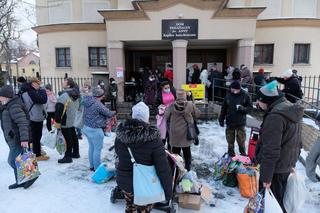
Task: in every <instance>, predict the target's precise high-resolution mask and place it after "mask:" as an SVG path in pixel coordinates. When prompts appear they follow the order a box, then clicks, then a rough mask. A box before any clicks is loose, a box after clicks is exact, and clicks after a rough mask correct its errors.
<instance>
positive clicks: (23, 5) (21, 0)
mask: <svg viewBox="0 0 320 213" xmlns="http://www.w3.org/2000/svg"><path fill="white" fill-rule="evenodd" d="M17 2H18V7H17V8H16V11H15V15H16V17H17V19H18V20H19V31H21V32H22V34H21V40H22V41H23V42H25V43H26V44H28V45H30V46H36V40H37V34H36V33H35V32H34V31H33V30H32V29H31V27H33V25H34V24H36V17H35V16H36V15H35V8H34V6H32V5H34V4H35V0H17ZM27 3H29V4H27ZM30 4H31V5H30ZM26 10H27V11H26ZM27 13H30V14H29V15H27ZM27 17H29V19H30V21H31V22H32V23H31V22H30V21H28V20H27Z"/></svg>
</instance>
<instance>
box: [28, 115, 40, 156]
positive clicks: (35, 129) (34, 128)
mask: <svg viewBox="0 0 320 213" xmlns="http://www.w3.org/2000/svg"><path fill="white" fill-rule="evenodd" d="M30 126H31V142H32V149H33V153H34V154H36V156H37V157H39V156H41V144H40V140H41V137H42V128H43V121H40V122H35V121H30Z"/></svg>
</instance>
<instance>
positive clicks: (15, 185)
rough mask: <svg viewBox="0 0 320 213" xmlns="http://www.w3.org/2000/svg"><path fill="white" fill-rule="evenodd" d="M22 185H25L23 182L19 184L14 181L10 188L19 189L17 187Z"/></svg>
mask: <svg viewBox="0 0 320 213" xmlns="http://www.w3.org/2000/svg"><path fill="white" fill-rule="evenodd" d="M20 187H23V184H17V183H14V184H11V185H10V186H9V187H8V189H10V190H11V189H17V188H20Z"/></svg>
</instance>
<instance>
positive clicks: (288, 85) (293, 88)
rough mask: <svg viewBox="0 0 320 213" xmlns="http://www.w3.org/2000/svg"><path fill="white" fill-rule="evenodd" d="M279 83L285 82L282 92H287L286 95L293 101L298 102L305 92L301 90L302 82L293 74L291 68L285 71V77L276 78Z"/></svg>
mask: <svg viewBox="0 0 320 213" xmlns="http://www.w3.org/2000/svg"><path fill="white" fill-rule="evenodd" d="M275 79H276V80H277V81H278V82H279V83H281V84H284V89H283V90H282V92H283V93H284V94H285V97H286V99H287V100H288V101H290V102H291V103H296V102H297V101H298V100H299V99H301V98H302V96H303V93H302V90H301V86H300V85H301V83H300V81H299V79H298V78H297V77H296V76H294V75H293V72H292V70H291V69H288V70H286V71H285V72H284V73H283V78H275Z"/></svg>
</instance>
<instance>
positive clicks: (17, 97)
mask: <svg viewBox="0 0 320 213" xmlns="http://www.w3.org/2000/svg"><path fill="white" fill-rule="evenodd" d="M227 73H228V74H227V75H225V76H224V75H223V74H222V72H221V71H219V70H218V69H217V67H216V66H214V68H213V69H212V70H210V72H208V71H207V70H202V71H200V70H199V68H198V67H197V66H194V72H193V75H192V77H191V78H190V80H191V81H192V83H203V84H205V85H206V86H207V88H210V87H216V86H217V88H218V89H220V90H214V92H217V95H218V96H219V95H221V97H222V95H223V90H222V89H221V86H227V87H228V90H227V91H225V93H226V96H225V97H222V98H223V102H222V108H221V113H220V116H219V120H218V121H219V124H220V126H221V127H224V126H225V125H226V133H225V135H226V141H227V143H228V150H227V152H228V155H229V156H231V157H233V156H235V155H236V152H235V141H237V143H238V147H239V153H240V155H243V156H246V154H247V153H246V149H245V143H246V130H245V126H246V115H247V114H248V113H250V111H251V110H252V109H253V106H252V100H251V97H250V95H249V93H248V91H250V90H252V89H253V88H251V85H252V82H253V81H254V82H255V84H256V85H259V87H258V88H256V99H257V108H258V109H260V110H262V111H263V112H264V113H265V115H264V117H263V123H262V125H261V130H260V141H259V143H258V146H257V152H256V155H257V161H258V163H259V164H260V187H261V188H270V189H271V190H272V191H273V193H274V195H275V197H276V198H277V200H278V202H279V204H280V205H281V207H282V208H283V210H284V212H285V209H284V206H283V196H284V192H285V189H286V184H287V178H288V176H289V174H290V172H291V170H292V168H294V167H295V164H296V162H297V160H298V156H299V154H300V149H301V121H302V116H303V112H304V109H303V107H302V106H301V105H300V104H298V103H296V102H297V98H301V97H302V95H303V94H302V92H301V84H300V81H301V79H300V78H299V77H298V76H297V75H296V73H295V72H294V71H292V70H286V71H285V73H284V75H283V78H271V77H267V76H265V75H264V70H263V69H260V70H259V75H258V76H256V77H255V78H254V79H253V77H252V73H251V72H250V70H249V69H248V68H247V67H246V66H245V65H242V66H241V67H240V69H238V68H233V67H228V69H227ZM173 78H174V71H173V69H172V67H171V66H168V69H167V70H166V72H165V73H164V74H163V77H162V74H160V73H159V72H155V73H153V72H151V71H150V70H148V71H147V73H146V75H145V79H144V80H145V84H143V85H144V87H145V88H144V90H145V95H144V96H145V97H144V101H139V102H138V103H136V104H135V105H134V106H133V108H132V118H131V119H128V120H126V121H124V122H122V123H121V124H120V125H119V126H118V128H117V131H116V139H115V152H116V154H117V157H118V163H117V165H116V169H117V177H116V181H117V184H118V186H119V187H120V189H121V190H122V191H123V193H124V196H125V200H126V212H136V211H138V212H150V211H151V210H152V208H153V204H152V203H150V204H148V205H143V206H139V205H136V204H135V203H134V190H133V170H134V169H133V167H134V163H136V162H137V163H139V164H143V165H153V166H154V167H155V170H156V174H157V175H158V177H159V180H160V183H161V185H162V187H163V189H164V192H165V198H166V200H170V199H171V197H172V174H171V169H170V165H169V162H168V160H167V155H166V151H165V150H166V149H167V150H169V151H170V152H172V153H174V154H178V155H182V154H181V153H183V155H182V156H183V159H184V163H185V169H186V170H187V171H190V170H192V152H191V146H192V145H193V144H195V145H197V144H198V143H199V138H198V137H197V136H198V134H199V130H198V128H197V119H198V118H199V116H200V110H199V109H198V108H197V107H196V105H195V104H194V103H193V97H192V93H190V92H186V91H184V90H182V89H175V88H174V87H173V84H172V80H173ZM222 78H224V79H225V80H226V81H225V82H224V83H223V84H225V85H223V84H222V83H221V84H220V82H222V81H219V80H221V79H222ZM160 79H161V80H160ZM19 82H20V83H19V91H18V93H17V94H14V91H13V88H12V87H11V86H3V87H2V88H1V89H0V102H1V108H0V118H1V127H2V129H3V132H4V137H5V140H6V141H7V143H8V146H9V148H10V151H9V157H8V163H9V165H10V166H11V167H12V168H13V170H14V174H15V177H16V179H17V169H16V166H15V159H16V157H17V156H18V155H19V154H20V153H21V152H22V150H23V149H25V148H30V145H31V144H32V151H33V152H34V154H35V155H36V158H37V160H38V161H46V160H49V156H48V155H47V154H46V153H45V151H44V150H42V147H41V143H40V141H41V137H42V130H43V124H44V121H45V120H46V128H47V130H48V131H52V130H53V129H54V128H55V129H57V131H61V132H62V134H63V136H64V138H65V140H66V152H65V154H64V157H63V158H61V159H59V160H58V163H60V164H64V163H72V162H73V160H72V159H75V158H80V152H79V133H80V135H81V133H82V132H83V134H84V135H85V137H86V138H87V141H88V146H89V149H88V158H89V163H88V164H89V167H88V170H91V171H95V170H97V168H98V167H99V165H100V163H101V150H102V148H103V140H104V137H105V129H106V125H107V122H108V121H109V120H110V119H115V116H116V105H117V104H116V100H117V92H118V89H117V85H116V81H115V79H113V78H110V86H109V90H108V95H109V96H110V101H111V109H108V108H107V107H106V105H105V104H104V99H105V95H106V92H105V90H104V84H101V82H100V83H99V84H98V87H93V88H92V85H91V84H90V82H85V83H84V85H83V87H82V88H79V86H78V85H77V84H76V82H74V80H73V79H72V78H66V79H65V80H64V82H63V85H62V86H63V90H62V91H61V92H59V94H58V96H56V95H55V94H54V93H53V91H52V86H51V85H45V87H42V86H41V82H40V80H39V79H38V78H30V79H29V80H28V81H25V80H23V79H19ZM209 82H210V83H211V84H210V83H209ZM277 82H279V83H283V84H284V89H283V90H282V91H280V90H279V87H278V83H277ZM299 88H300V89H299ZM208 91H210V90H208ZM292 97H293V98H292ZM152 108H156V109H157V116H156V119H157V122H156V125H152V124H151V122H150V109H152ZM79 115H81V116H83V126H82V127H79V126H77V125H75V120H76V119H77V116H79ZM317 120H318V122H320V115H319V116H318V118H317ZM53 125H54V127H53ZM315 149H316V150H317V151H314V152H312V153H310V157H308V159H307V163H308V164H309V166H307V174H308V176H309V177H310V179H311V180H313V181H317V178H316V175H315V168H316V165H317V164H318V165H319V158H320V156H319V143H316V145H315ZM133 159H134V160H133ZM34 181H35V179H34V180H32V181H28V182H26V183H24V184H18V183H17V180H16V182H15V183H14V184H12V185H10V186H9V189H15V188H19V187H24V188H28V187H30V186H31V185H32V184H33V183H34Z"/></svg>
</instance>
